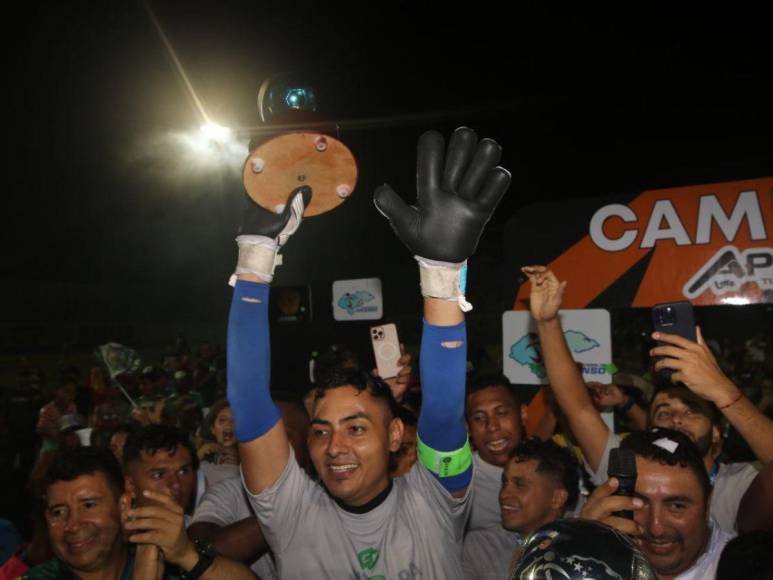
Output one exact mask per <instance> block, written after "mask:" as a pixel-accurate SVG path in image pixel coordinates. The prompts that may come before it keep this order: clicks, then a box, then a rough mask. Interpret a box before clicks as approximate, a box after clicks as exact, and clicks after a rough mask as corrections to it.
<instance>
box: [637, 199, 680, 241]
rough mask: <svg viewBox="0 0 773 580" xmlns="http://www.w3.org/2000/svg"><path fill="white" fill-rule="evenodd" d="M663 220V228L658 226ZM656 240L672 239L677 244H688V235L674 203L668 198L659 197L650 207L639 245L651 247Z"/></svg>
mask: <svg viewBox="0 0 773 580" xmlns="http://www.w3.org/2000/svg"><path fill="white" fill-rule="evenodd" d="M663 220H665V222H666V227H665V228H661V227H660V225H661V224H662V223H663ZM658 240H674V241H675V242H676V245H677V246H689V245H690V236H688V235H687V230H685V229H684V226H683V225H682V220H680V219H679V214H677V213H676V209H674V205H673V204H672V203H671V201H670V200H668V199H659V200H658V201H656V202H655V205H654V206H653V207H652V213H651V214H650V220H649V222H648V223H647V230H646V231H645V232H644V238H642V241H641V246H640V247H642V248H651V247H652V246H654V245H655V242H657V241H658Z"/></svg>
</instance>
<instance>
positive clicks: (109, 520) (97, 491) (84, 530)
mask: <svg viewBox="0 0 773 580" xmlns="http://www.w3.org/2000/svg"><path fill="white" fill-rule="evenodd" d="M121 494H123V475H122V473H121V468H120V466H119V465H118V462H117V461H116V459H115V457H113V455H112V453H110V451H107V450H102V449H96V448H91V447H82V448H79V449H74V450H69V451H66V452H63V453H62V454H60V455H59V456H58V457H57V458H56V459H55V460H54V461H53V462H52V463H51V465H50V466H49V468H48V471H47V472H46V498H45V501H46V523H47V525H48V533H49V537H50V539H51V547H52V548H53V550H54V554H55V555H56V559H55V560H51V561H49V562H46V563H45V564H42V565H40V566H36V567H35V568H32V569H31V570H29V572H28V573H27V574H26V576H25V578H30V579H31V580H34V579H37V578H64V577H70V578H72V577H79V578H81V579H82V580H91V579H102V578H120V577H121V574H122V572H123V570H124V568H125V567H126V564H127V561H128V549H127V545H126V543H125V542H124V539H123V536H122V534H121V512H120V507H119V500H120V498H121Z"/></svg>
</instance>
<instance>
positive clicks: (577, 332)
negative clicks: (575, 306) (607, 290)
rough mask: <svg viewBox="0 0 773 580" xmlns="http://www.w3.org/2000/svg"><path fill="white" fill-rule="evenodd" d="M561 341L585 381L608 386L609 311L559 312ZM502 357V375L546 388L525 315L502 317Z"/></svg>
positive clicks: (534, 335)
mask: <svg viewBox="0 0 773 580" xmlns="http://www.w3.org/2000/svg"><path fill="white" fill-rule="evenodd" d="M559 316H560V318H561V326H562V328H563V329H564V338H565V339H566V343H567V345H568V346H569V350H570V351H571V353H572V357H573V358H574V360H575V361H576V362H578V363H580V364H582V374H583V378H584V379H585V380H586V381H596V382H599V383H611V382H612V375H613V374H614V373H615V371H616V369H615V368H614V365H613V364H612V337H611V327H610V322H609V312H608V311H607V310H602V309H586V310H561V312H560V313H559ZM502 357H503V359H504V360H503V365H502V368H503V369H504V374H505V376H506V377H507V378H508V379H510V381H511V382H513V383H516V384H523V385H545V384H547V383H548V380H547V373H546V371H545V365H544V361H543V358H542V346H541V345H540V343H539V337H538V336H537V328H536V324H535V322H534V319H533V318H532V317H531V314H530V313H528V312H522V311H508V312H505V313H504V314H503V315H502Z"/></svg>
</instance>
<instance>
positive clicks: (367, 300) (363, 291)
mask: <svg viewBox="0 0 773 580" xmlns="http://www.w3.org/2000/svg"><path fill="white" fill-rule="evenodd" d="M383 315H384V299H383V294H382V292H381V280H380V279H379V278H360V279H358V280H337V281H335V282H333V318H335V319H336V320H379V319H380V318H381V317H382V316H383Z"/></svg>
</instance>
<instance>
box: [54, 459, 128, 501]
mask: <svg viewBox="0 0 773 580" xmlns="http://www.w3.org/2000/svg"><path fill="white" fill-rule="evenodd" d="M95 473H101V474H102V475H103V476H104V477H105V480H106V481H107V485H108V486H109V487H110V489H111V490H112V492H113V494H115V499H116V500H117V499H118V498H119V497H120V496H121V494H122V493H123V492H124V479H123V473H122V472H121V466H120V465H119V464H118V460H117V459H116V458H115V456H114V455H113V454H112V453H111V452H110V450H108V449H102V448H100V447H78V448H76V449H65V450H63V451H57V452H56V456H55V457H54V459H53V460H52V461H51V464H50V465H49V466H48V469H47V470H46V474H45V477H44V478H43V483H44V489H46V491H48V488H49V487H51V486H52V485H53V484H55V483H56V482H58V481H74V480H75V479H77V478H79V477H80V476H82V475H93V474H95Z"/></svg>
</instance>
